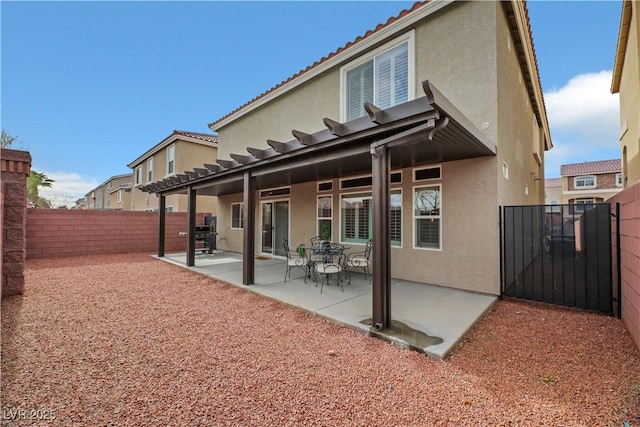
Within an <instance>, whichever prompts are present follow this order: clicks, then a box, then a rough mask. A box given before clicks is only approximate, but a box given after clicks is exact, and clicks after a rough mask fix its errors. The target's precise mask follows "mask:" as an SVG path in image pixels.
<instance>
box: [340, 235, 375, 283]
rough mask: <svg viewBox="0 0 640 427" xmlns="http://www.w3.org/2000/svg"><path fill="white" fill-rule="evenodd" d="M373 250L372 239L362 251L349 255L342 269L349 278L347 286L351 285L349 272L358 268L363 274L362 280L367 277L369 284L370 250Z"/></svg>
mask: <svg viewBox="0 0 640 427" xmlns="http://www.w3.org/2000/svg"><path fill="white" fill-rule="evenodd" d="M372 248H373V239H369V240H367V244H366V246H365V249H364V251H362V252H353V253H350V254H349V256H348V257H347V259H346V262H345V264H344V269H345V271H346V273H347V276H348V277H349V284H351V271H352V270H354V269H356V268H359V269H361V270H362V271H363V272H364V278H365V279H366V278H367V276H368V278H369V282H371V272H370V270H369V266H370V265H371V249H372Z"/></svg>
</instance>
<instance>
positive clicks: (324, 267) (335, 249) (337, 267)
mask: <svg viewBox="0 0 640 427" xmlns="http://www.w3.org/2000/svg"><path fill="white" fill-rule="evenodd" d="M344 263H345V256H344V246H342V245H339V244H336V243H331V244H330V245H328V247H327V249H326V250H325V252H324V253H323V259H322V261H318V262H316V264H315V274H316V276H322V277H321V279H320V293H322V288H323V287H324V282H325V281H326V282H327V285H328V284H329V276H331V275H335V277H336V285H337V284H340V289H342V292H344V287H343V285H342V282H343V280H342V279H341V276H342V274H343V272H344ZM316 286H318V282H317V280H316Z"/></svg>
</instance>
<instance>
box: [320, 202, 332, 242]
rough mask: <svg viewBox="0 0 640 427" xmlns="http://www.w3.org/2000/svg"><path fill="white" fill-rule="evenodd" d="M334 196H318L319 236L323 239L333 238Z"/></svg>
mask: <svg viewBox="0 0 640 427" xmlns="http://www.w3.org/2000/svg"><path fill="white" fill-rule="evenodd" d="M332 207H333V198H332V197H331V196H320V197H318V236H320V237H321V238H322V239H323V240H331V236H332V235H333V234H332V232H333V230H332V227H331V226H332V222H333V221H332V220H333V209H332Z"/></svg>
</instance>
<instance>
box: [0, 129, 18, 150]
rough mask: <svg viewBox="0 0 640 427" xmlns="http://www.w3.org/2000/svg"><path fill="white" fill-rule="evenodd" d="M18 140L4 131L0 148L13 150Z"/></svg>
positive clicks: (0, 139)
mask: <svg viewBox="0 0 640 427" xmlns="http://www.w3.org/2000/svg"><path fill="white" fill-rule="evenodd" d="M17 139H18V138H17V137H15V136H12V135H9V134H8V133H7V131H5V130H4V129H2V133H1V134H0V147H1V148H11V147H12V146H13V143H14V142H16V140H17Z"/></svg>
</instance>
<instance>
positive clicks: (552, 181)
mask: <svg viewBox="0 0 640 427" xmlns="http://www.w3.org/2000/svg"><path fill="white" fill-rule="evenodd" d="M544 186H545V188H550V187H562V178H547V179H545V180H544Z"/></svg>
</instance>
